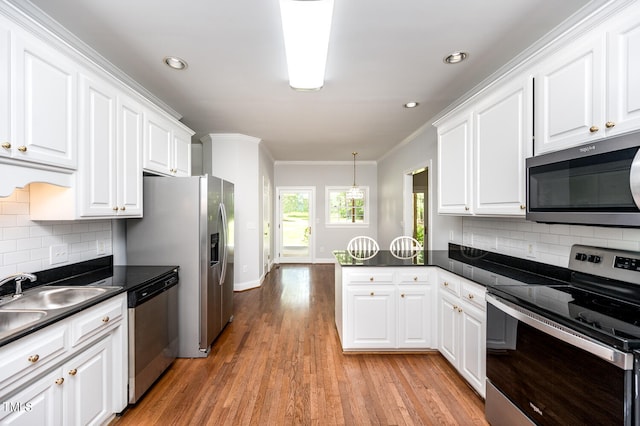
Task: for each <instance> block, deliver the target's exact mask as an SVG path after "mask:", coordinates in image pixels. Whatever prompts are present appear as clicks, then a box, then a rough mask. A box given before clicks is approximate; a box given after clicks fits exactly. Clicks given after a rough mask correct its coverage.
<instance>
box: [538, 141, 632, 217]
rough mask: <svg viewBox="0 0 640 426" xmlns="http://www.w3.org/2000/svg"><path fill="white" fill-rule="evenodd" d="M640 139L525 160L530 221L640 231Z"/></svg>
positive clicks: (592, 144) (569, 150)
mask: <svg viewBox="0 0 640 426" xmlns="http://www.w3.org/2000/svg"><path fill="white" fill-rule="evenodd" d="M639 152H640V133H634V134H630V135H624V136H619V137H616V138H611V139H605V140H601V141H598V142H592V143H588V144H585V145H580V146H576V147H573V148H568V149H565V150H562V151H557V152H551V153H548V154H544V155H540V156H537V157H531V158H527V160H526V171H527V213H526V218H527V220H532V221H536V222H547V223H570V224H587V225H601V226H626V227H640V153H639Z"/></svg>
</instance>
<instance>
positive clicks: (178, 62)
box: [162, 56, 189, 70]
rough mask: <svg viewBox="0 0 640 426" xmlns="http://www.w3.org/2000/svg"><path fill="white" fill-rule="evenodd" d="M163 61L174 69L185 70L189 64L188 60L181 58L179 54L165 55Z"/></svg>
mask: <svg viewBox="0 0 640 426" xmlns="http://www.w3.org/2000/svg"><path fill="white" fill-rule="evenodd" d="M162 62H164V63H165V64H166V65H167V66H168V67H170V68H173V69H174V70H184V69H186V68H187V67H188V66H189V64H187V61H185V60H184V59H180V58H178V57H177V56H165V57H164V59H163V60H162Z"/></svg>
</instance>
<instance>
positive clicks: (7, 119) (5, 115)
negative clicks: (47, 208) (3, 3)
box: [0, 18, 12, 157]
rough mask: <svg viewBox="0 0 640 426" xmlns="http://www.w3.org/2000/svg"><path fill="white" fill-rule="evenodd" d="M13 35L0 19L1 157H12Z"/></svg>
mask: <svg viewBox="0 0 640 426" xmlns="http://www.w3.org/2000/svg"><path fill="white" fill-rule="evenodd" d="M10 43H11V33H10V32H9V27H8V26H7V25H6V23H5V21H4V20H3V19H2V18H0V157H8V156H10V155H11V152H12V151H11V140H12V137H11V136H12V135H11V79H10V75H11V67H10V66H11V56H10V55H11V44H10Z"/></svg>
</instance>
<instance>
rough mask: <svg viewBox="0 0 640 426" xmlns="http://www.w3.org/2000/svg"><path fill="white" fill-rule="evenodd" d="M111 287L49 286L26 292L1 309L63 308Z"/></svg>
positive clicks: (83, 300) (102, 292)
mask: <svg viewBox="0 0 640 426" xmlns="http://www.w3.org/2000/svg"><path fill="white" fill-rule="evenodd" d="M108 290H109V289H107V288H102V287H55V288H54V287H49V288H46V287H45V288H43V289H38V290H35V291H33V292H29V293H24V294H23V295H22V296H21V297H20V298H17V299H14V300H12V301H10V302H7V303H5V304H3V305H2V306H0V309H2V310H5V309H13V310H15V309H42V310H52V309H62V308H68V307H70V306H73V305H77V304H79V303H82V302H85V301H87V300H89V299H93V298H94V297H98V296H100V295H102V294H104V293H105V292H107V291H108Z"/></svg>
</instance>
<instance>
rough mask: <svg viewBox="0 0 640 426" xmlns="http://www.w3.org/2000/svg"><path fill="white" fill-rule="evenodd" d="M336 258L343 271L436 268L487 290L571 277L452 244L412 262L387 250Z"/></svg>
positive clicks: (341, 252)
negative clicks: (446, 248) (418, 267)
mask: <svg viewBox="0 0 640 426" xmlns="http://www.w3.org/2000/svg"><path fill="white" fill-rule="evenodd" d="M333 254H334V256H335V258H336V262H337V263H338V264H339V265H340V266H342V267H347V268H350V267H406V266H437V267H439V268H441V269H443V270H445V271H448V272H451V273H453V274H456V275H459V276H461V277H463V278H467V279H469V280H472V281H474V282H476V283H478V284H481V285H484V286H487V287H488V286H496V285H518V284H520V285H523V284H543V285H551V284H564V283H566V282H568V281H569V280H570V276H571V273H570V271H569V270H568V269H566V268H561V267H557V266H553V265H548V264H545V263H540V262H534V261H532V260H528V259H520V258H516V257H512V256H507V255H502V254H498V253H493V252H490V251H486V250H480V249H475V248H471V247H466V246H461V245H458V244H453V243H450V244H449V249H448V250H424V251H420V252H418V254H417V255H416V256H415V257H414V258H411V259H398V258H397V257H395V256H394V255H393V254H391V252H390V251H388V250H380V251H379V252H378V253H377V254H376V255H375V256H373V257H372V258H370V259H366V260H360V259H356V258H354V257H353V256H351V255H350V254H349V253H348V252H347V251H346V250H337V251H334V252H333Z"/></svg>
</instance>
